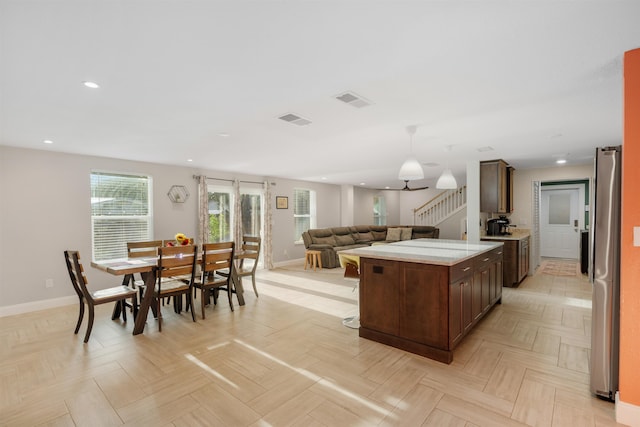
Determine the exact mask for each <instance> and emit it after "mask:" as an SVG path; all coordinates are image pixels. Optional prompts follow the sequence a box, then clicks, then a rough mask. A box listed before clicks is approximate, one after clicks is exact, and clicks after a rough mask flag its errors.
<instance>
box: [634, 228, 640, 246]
mask: <svg viewBox="0 0 640 427" xmlns="http://www.w3.org/2000/svg"><path fill="white" fill-rule="evenodd" d="M633 246H640V227H633Z"/></svg>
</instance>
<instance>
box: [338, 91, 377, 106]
mask: <svg viewBox="0 0 640 427" xmlns="http://www.w3.org/2000/svg"><path fill="white" fill-rule="evenodd" d="M336 99H337V100H338V101H342V102H344V103H345V104H349V105H351V106H352V107H356V108H362V107H368V106H369V105H371V104H372V102H371V101H369V100H367V99H365V98H363V97H361V96H360V95H356V94H355V93H353V92H345V93H343V94H340V95H338V96H336Z"/></svg>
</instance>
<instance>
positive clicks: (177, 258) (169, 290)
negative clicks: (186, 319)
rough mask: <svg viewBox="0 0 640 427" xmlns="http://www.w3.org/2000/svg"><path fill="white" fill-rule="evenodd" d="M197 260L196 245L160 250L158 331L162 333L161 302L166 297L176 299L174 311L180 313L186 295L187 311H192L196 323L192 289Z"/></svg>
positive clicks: (157, 283) (157, 303)
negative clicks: (183, 296) (183, 297)
mask: <svg viewBox="0 0 640 427" xmlns="http://www.w3.org/2000/svg"><path fill="white" fill-rule="evenodd" d="M197 258H198V247H197V246H196V245H186V246H170V247H160V248H158V269H157V272H156V277H157V279H156V288H155V290H154V292H155V296H156V310H157V316H158V329H159V330H160V331H162V311H161V309H160V301H161V300H162V299H163V298H166V297H174V298H173V304H174V310H175V311H176V312H179V311H180V302H181V300H182V295H185V296H186V298H187V305H186V309H187V310H189V309H190V310H191V318H192V320H193V321H194V322H195V321H196V317H195V314H194V310H193V292H192V289H193V283H194V279H195V273H196V260H197ZM147 291H148V290H147ZM178 297H180V298H178Z"/></svg>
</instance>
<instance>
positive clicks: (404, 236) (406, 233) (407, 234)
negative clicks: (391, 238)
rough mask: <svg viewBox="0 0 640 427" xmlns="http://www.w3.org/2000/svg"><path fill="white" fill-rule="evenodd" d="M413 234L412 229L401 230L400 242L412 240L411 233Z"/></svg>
mask: <svg viewBox="0 0 640 427" xmlns="http://www.w3.org/2000/svg"><path fill="white" fill-rule="evenodd" d="M412 232H413V229H412V228H401V229H400V240H411V233H412Z"/></svg>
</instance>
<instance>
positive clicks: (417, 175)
mask: <svg viewBox="0 0 640 427" xmlns="http://www.w3.org/2000/svg"><path fill="white" fill-rule="evenodd" d="M407 133H408V134H409V157H408V158H407V160H405V161H404V163H403V164H402V166H401V167H400V172H398V179H400V180H402V181H412V180H416V179H423V178H424V171H423V170H422V166H421V165H420V163H419V162H418V160H416V158H415V157H413V135H414V134H415V133H416V126H415V125H414V126H407Z"/></svg>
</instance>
